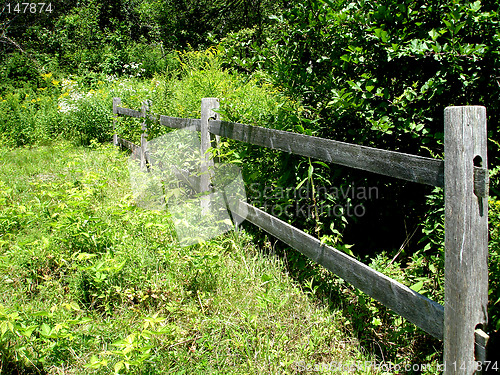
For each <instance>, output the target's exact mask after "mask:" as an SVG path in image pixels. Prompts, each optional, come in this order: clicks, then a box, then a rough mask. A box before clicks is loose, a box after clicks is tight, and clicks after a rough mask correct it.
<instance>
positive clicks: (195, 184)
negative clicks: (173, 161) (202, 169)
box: [172, 166, 201, 193]
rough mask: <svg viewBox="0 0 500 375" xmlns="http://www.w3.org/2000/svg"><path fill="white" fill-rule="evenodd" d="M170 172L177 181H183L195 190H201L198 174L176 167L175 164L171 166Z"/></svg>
mask: <svg viewBox="0 0 500 375" xmlns="http://www.w3.org/2000/svg"><path fill="white" fill-rule="evenodd" d="M172 172H173V173H174V176H175V177H176V178H177V179H178V180H179V181H182V182H184V183H185V184H186V185H187V186H189V187H190V188H192V189H193V190H194V191H195V192H197V193H199V192H201V184H200V176H196V175H195V174H193V173H190V172H189V171H188V170H186V169H181V168H177V167H176V166H172Z"/></svg>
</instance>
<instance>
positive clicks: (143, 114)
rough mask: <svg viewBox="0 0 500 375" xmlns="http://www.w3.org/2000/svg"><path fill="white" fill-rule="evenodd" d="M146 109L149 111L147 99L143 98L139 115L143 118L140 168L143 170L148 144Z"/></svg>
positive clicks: (145, 163)
mask: <svg viewBox="0 0 500 375" xmlns="http://www.w3.org/2000/svg"><path fill="white" fill-rule="evenodd" d="M148 111H149V101H148V100H145V101H144V102H143V103H142V107H141V117H143V118H144V121H143V122H142V124H141V130H142V134H141V170H144V169H145V168H146V166H147V157H146V150H147V146H148V134H147V133H146V131H147V125H146V119H147V116H148Z"/></svg>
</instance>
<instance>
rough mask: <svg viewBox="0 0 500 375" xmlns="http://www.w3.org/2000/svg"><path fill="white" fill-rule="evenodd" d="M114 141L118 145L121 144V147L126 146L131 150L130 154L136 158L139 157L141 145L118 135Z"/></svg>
mask: <svg viewBox="0 0 500 375" xmlns="http://www.w3.org/2000/svg"><path fill="white" fill-rule="evenodd" d="M116 143H117V145H118V146H123V147H126V148H128V149H129V150H131V151H132V154H133V155H134V156H135V157H136V158H140V150H141V146H138V145H136V144H135V143H132V142H130V141H127V140H126V139H123V138H120V137H118V136H117V137H116Z"/></svg>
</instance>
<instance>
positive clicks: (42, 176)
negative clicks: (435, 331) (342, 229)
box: [0, 143, 370, 374]
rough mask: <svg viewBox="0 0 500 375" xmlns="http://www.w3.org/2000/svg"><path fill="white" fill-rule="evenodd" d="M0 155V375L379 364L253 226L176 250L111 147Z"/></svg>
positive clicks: (63, 146) (164, 223)
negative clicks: (272, 254) (139, 202)
mask: <svg viewBox="0 0 500 375" xmlns="http://www.w3.org/2000/svg"><path fill="white" fill-rule="evenodd" d="M0 159H1V163H0V165H1V166H0V258H1V267H0V277H1V279H2V281H3V282H2V283H1V284H0V359H1V372H2V373H5V374H14V373H18V372H22V371H28V369H31V371H35V373H37V372H38V373H52V374H58V373H71V374H84V373H85V374H88V373H95V374H108V373H110V371H114V372H115V373H125V372H126V373H135V374H153V373H204V374H205V373H217V374H258V373H267V374H283V373H289V374H292V373H296V369H297V366H298V363H300V361H305V362H308V363H311V364H318V363H322V362H325V363H330V362H346V363H347V362H349V361H351V362H352V361H353V360H358V361H365V360H369V359H370V358H369V357H367V356H366V355H365V354H364V353H362V352H361V351H360V349H359V347H358V346H357V343H356V341H355V340H352V339H349V338H348V334H349V332H345V330H344V328H343V327H344V323H345V322H344V321H343V318H342V316H341V315H339V313H335V312H331V311H328V310H327V309H325V308H323V307H320V306H318V305H316V304H315V303H314V301H312V300H311V299H309V298H308V297H307V293H304V292H303V290H301V287H300V286H299V285H298V284H296V283H295V282H294V281H293V279H291V278H290V277H289V276H288V275H287V273H286V272H285V268H284V265H283V263H282V261H280V260H278V259H277V258H266V257H265V256H262V254H260V252H259V250H258V249H257V248H256V247H255V246H254V245H253V244H252V238H251V237H250V236H249V235H248V234H247V233H246V232H245V231H243V230H242V231H240V232H236V233H234V232H231V233H228V234H226V235H222V236H220V237H219V238H217V239H214V240H212V241H209V242H207V243H204V244H201V245H196V246H191V247H188V248H181V247H179V246H178V242H177V239H176V236H175V232H174V231H173V229H172V224H171V222H170V220H169V216H168V214H165V213H159V212H155V211H145V210H141V209H139V208H137V207H136V206H135V205H134V203H133V201H132V198H131V192H130V187H129V181H128V173H127V168H126V160H127V156H126V155H125V154H122V153H120V152H118V151H117V150H115V149H113V148H112V147H111V146H98V145H97V144H96V143H93V146H92V148H90V149H89V148H75V147H73V146H71V145H70V144H68V143H59V144H58V145H56V146H40V147H35V148H32V149H28V148H17V149H14V150H8V149H5V148H2V149H0ZM346 373H347V372H346Z"/></svg>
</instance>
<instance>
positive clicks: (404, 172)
mask: <svg viewBox="0 0 500 375" xmlns="http://www.w3.org/2000/svg"><path fill="white" fill-rule="evenodd" d="M210 132H211V133H213V134H217V135H220V136H223V137H227V138H231V139H235V140H238V141H242V142H247V143H251V144H254V145H257V146H264V147H268V148H272V149H275V150H281V151H286V152H289V153H292V154H297V155H302V156H307V157H311V158H315V159H318V160H322V161H326V162H328V163H335V164H340V165H343V166H346V167H352V168H356V169H362V170H365V171H369V172H374V173H378V174H382V175H385V176H391V177H396V178H400V179H403V180H407V181H412V182H419V183H422V184H426V185H433V186H444V162H443V161H442V160H438V159H431V158H426V157H422V156H416V155H410V154H405V153H402V152H396V151H387V150H381V149H377V148H372V147H367V146H361V145H356V144H351V143H345V142H340V141H334V140H331V139H325V138H319V137H313V136H309V135H304V134H298V133H292V132H286V131H282V130H275V129H267V128H262V127H258V126H252V125H246V124H239V123H235V122H226V121H211V122H210Z"/></svg>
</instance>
